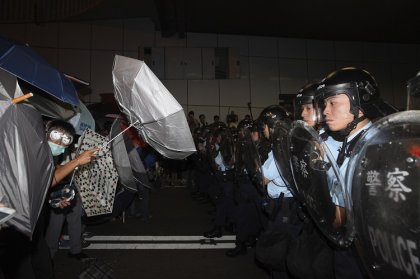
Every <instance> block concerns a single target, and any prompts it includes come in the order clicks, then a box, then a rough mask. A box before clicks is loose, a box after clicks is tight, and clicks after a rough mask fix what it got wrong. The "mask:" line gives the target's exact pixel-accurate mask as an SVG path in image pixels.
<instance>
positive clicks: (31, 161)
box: [0, 70, 54, 236]
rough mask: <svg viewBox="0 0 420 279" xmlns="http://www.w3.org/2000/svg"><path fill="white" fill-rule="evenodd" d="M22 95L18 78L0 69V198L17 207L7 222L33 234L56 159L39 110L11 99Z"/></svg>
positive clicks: (9, 205)
mask: <svg viewBox="0 0 420 279" xmlns="http://www.w3.org/2000/svg"><path fill="white" fill-rule="evenodd" d="M21 95H22V91H21V89H20V88H19V86H18V83H17V80H16V78H15V77H14V76H12V75H10V74H9V73H7V72H5V71H3V70H0V164H1V168H0V202H1V203H3V204H4V205H5V206H7V207H10V208H13V209H15V210H16V214H15V216H14V217H13V218H11V219H10V220H8V221H7V222H6V224H7V225H9V226H14V227H16V229H17V230H19V231H21V232H22V233H24V234H26V235H28V236H31V235H32V233H33V230H34V228H35V224H36V222H37V220H38V216H39V213H40V211H41V208H42V204H43V202H44V199H45V196H46V194H47V191H48V188H49V185H50V182H51V178H52V175H53V172H54V163H53V158H52V154H51V151H50V148H49V146H48V144H47V140H46V138H45V134H44V126H43V122H42V119H41V115H40V114H39V112H38V111H37V110H36V109H34V108H33V107H32V106H30V105H28V104H25V103H18V104H13V103H12V99H13V98H16V97H18V96H21Z"/></svg>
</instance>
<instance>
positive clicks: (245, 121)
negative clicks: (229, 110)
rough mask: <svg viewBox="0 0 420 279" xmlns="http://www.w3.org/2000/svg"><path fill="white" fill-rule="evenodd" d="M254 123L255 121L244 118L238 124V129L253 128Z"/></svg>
mask: <svg viewBox="0 0 420 279" xmlns="http://www.w3.org/2000/svg"><path fill="white" fill-rule="evenodd" d="M253 125H254V121H252V120H250V119H243V120H241V121H240V122H239V124H238V129H251V128H252V126H253Z"/></svg>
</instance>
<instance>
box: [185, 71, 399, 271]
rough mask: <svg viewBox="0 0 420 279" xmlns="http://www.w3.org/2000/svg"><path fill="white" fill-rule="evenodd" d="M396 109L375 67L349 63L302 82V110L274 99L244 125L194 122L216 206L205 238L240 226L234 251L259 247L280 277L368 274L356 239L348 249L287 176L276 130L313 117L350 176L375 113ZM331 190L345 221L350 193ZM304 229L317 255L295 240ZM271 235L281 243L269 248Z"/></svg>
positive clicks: (205, 186) (199, 166)
mask: <svg viewBox="0 0 420 279" xmlns="http://www.w3.org/2000/svg"><path fill="white" fill-rule="evenodd" d="M395 111H396V110H395V109H394V108H393V107H392V106H390V105H388V104H387V103H386V102H384V101H383V100H382V99H380V97H379V90H378V86H377V84H376V81H375V79H374V78H373V76H372V75H371V74H370V73H368V72H367V71H365V70H362V69H358V68H343V69H340V70H337V71H334V72H332V73H330V74H328V75H327V76H326V77H325V78H324V79H323V80H321V81H319V82H312V83H309V84H306V85H305V86H304V87H302V89H301V90H300V91H299V92H298V94H297V95H296V98H295V100H294V117H292V116H291V114H290V113H289V112H287V111H286V110H285V109H284V108H283V107H281V106H278V105H273V106H269V107H267V108H265V109H263V110H262V112H261V113H260V115H259V117H258V119H256V120H253V119H250V117H247V118H246V119H243V120H241V121H240V122H239V123H238V125H231V123H228V125H226V124H225V123H224V122H220V121H215V122H214V123H212V124H210V125H207V123H205V122H203V121H201V122H202V123H201V124H202V125H197V126H198V127H196V128H195V129H193V138H194V141H195V144H196V148H197V153H196V154H194V155H193V156H192V157H191V158H192V160H193V162H194V171H193V185H194V187H193V196H194V198H195V199H197V200H200V201H204V202H206V201H208V202H211V203H212V204H213V205H214V221H213V224H212V228H211V229H210V230H209V231H206V232H204V237H206V238H219V237H221V236H222V235H223V234H225V233H229V234H230V233H232V232H233V233H234V234H235V235H236V242H235V243H236V246H235V248H234V249H231V250H228V251H227V252H226V255H227V256H229V257H235V256H239V255H241V254H246V253H247V249H248V248H250V247H255V246H256V258H257V260H259V261H260V262H261V263H262V264H263V265H264V266H266V267H267V269H268V270H269V271H270V273H271V276H272V278H352V279H354V278H365V277H366V274H365V272H364V269H363V266H362V264H361V263H360V262H359V257H358V256H357V253H356V252H355V249H353V246H354V245H353V246H350V247H347V248H344V249H343V248H339V247H337V246H336V245H334V244H333V243H330V241H329V240H328V239H327V238H326V237H325V236H324V235H323V234H322V232H321V231H320V230H319V229H318V228H317V226H316V224H315V223H314V222H313V221H312V220H311V217H310V214H308V212H307V210H306V208H305V205H304V204H303V203H302V202H299V199H297V198H296V197H294V194H293V193H294V191H293V189H290V187H289V186H290V185H292V184H293V182H290V181H287V178H286V177H282V175H281V171H279V169H278V162H276V158H275V157H274V156H273V133H274V132H275V131H274V130H275V128H276V127H278V126H279V125H280V126H281V127H283V128H286V129H287V128H290V127H291V123H292V121H294V120H302V121H304V122H306V123H307V125H308V126H311V127H312V128H314V129H315V130H316V131H317V132H318V133H319V134H320V135H321V137H322V139H324V140H325V142H326V144H327V146H328V147H329V148H330V149H331V150H332V153H333V155H334V158H335V159H336V160H337V165H338V166H339V167H340V173H341V175H343V176H344V175H345V168H346V164H347V163H348V160H349V157H350V155H351V150H349V146H351V144H350V143H351V142H352V141H356V140H357V139H358V136H357V135H358V134H361V133H363V131H364V130H366V129H367V128H369V127H370V126H371V123H372V122H371V121H373V120H374V119H375V118H378V117H382V116H385V115H386V114H389V113H393V112H395ZM200 118H201V117H200ZM342 166H343V167H342ZM350 188H351V186H350ZM350 192H351V190H350ZM330 194H331V201H332V203H333V204H334V205H335V206H336V208H337V210H336V216H335V220H334V222H337V223H338V224H339V223H340V221H343V218H344V217H343V214H344V213H343V211H344V205H343V204H342V203H341V202H340V199H341V198H342V197H337V196H335V195H334V193H330ZM303 234H305V235H306V236H308V235H310V237H308V239H309V241H310V243H303V244H302V245H308V246H311V247H318V248H317V250H316V251H314V250H313V249H312V250H311V251H312V254H311V253H309V252H308V253H306V252H301V251H309V250H304V249H300V250H299V249H298V248H299V247H298V248H296V245H295V246H293V245H292V242H291V241H292V240H293V239H297V238H298V237H300V236H302V235H303ZM269 235H271V236H269ZM273 235H277V238H276V237H273ZM284 235H287V237H283V236H284ZM282 239H283V240H282ZM270 241H271V245H272V246H276V245H277V247H276V248H275V247H267V243H268V246H270ZM271 248H272V249H271ZM300 248H302V247H300ZM293 249H295V250H293ZM273 263H276V264H273Z"/></svg>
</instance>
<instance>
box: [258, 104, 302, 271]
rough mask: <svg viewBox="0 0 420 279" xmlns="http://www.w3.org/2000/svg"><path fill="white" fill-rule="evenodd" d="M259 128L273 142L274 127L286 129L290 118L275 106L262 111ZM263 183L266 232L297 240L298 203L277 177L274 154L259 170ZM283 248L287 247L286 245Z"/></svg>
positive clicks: (270, 153) (282, 180)
mask: <svg viewBox="0 0 420 279" xmlns="http://www.w3.org/2000/svg"><path fill="white" fill-rule="evenodd" d="M258 121H259V125H260V127H261V131H262V133H263V136H264V137H265V138H266V139H268V140H269V141H271V140H272V134H273V132H274V130H275V128H276V126H277V125H283V126H285V127H289V125H290V122H291V120H290V116H289V113H288V112H286V110H285V109H283V108H282V107H280V106H278V105H273V106H269V107H267V108H265V109H264V110H263V111H262V112H261V114H260V116H259V118H258ZM261 170H262V174H263V183H264V184H265V185H267V194H268V197H269V205H268V208H269V209H270V210H269V211H268V212H267V213H268V214H269V221H268V225H267V229H266V230H271V231H286V232H287V233H288V234H289V235H291V236H297V234H298V233H299V231H300V230H301V221H300V220H299V218H298V216H297V211H296V210H297V206H298V205H297V203H296V200H295V199H294V198H293V195H292V193H291V192H290V190H289V189H288V188H287V186H286V183H285V180H284V179H283V177H282V176H281V175H280V173H279V171H278V169H277V165H276V162H275V159H274V157H273V151H272V150H270V151H269V152H268V156H267V159H266V160H265V161H264V163H263V165H262V167H261ZM285 245H287V244H286V243H285ZM272 275H273V278H289V275H288V274H287V271H285V270H282V271H274V270H273V271H272Z"/></svg>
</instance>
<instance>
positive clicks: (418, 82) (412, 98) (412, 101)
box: [407, 75, 420, 110]
mask: <svg viewBox="0 0 420 279" xmlns="http://www.w3.org/2000/svg"><path fill="white" fill-rule="evenodd" d="M414 109H417V110H418V109H420V75H417V76H416V77H414V78H412V79H410V80H409V81H408V82H407V110H414Z"/></svg>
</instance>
